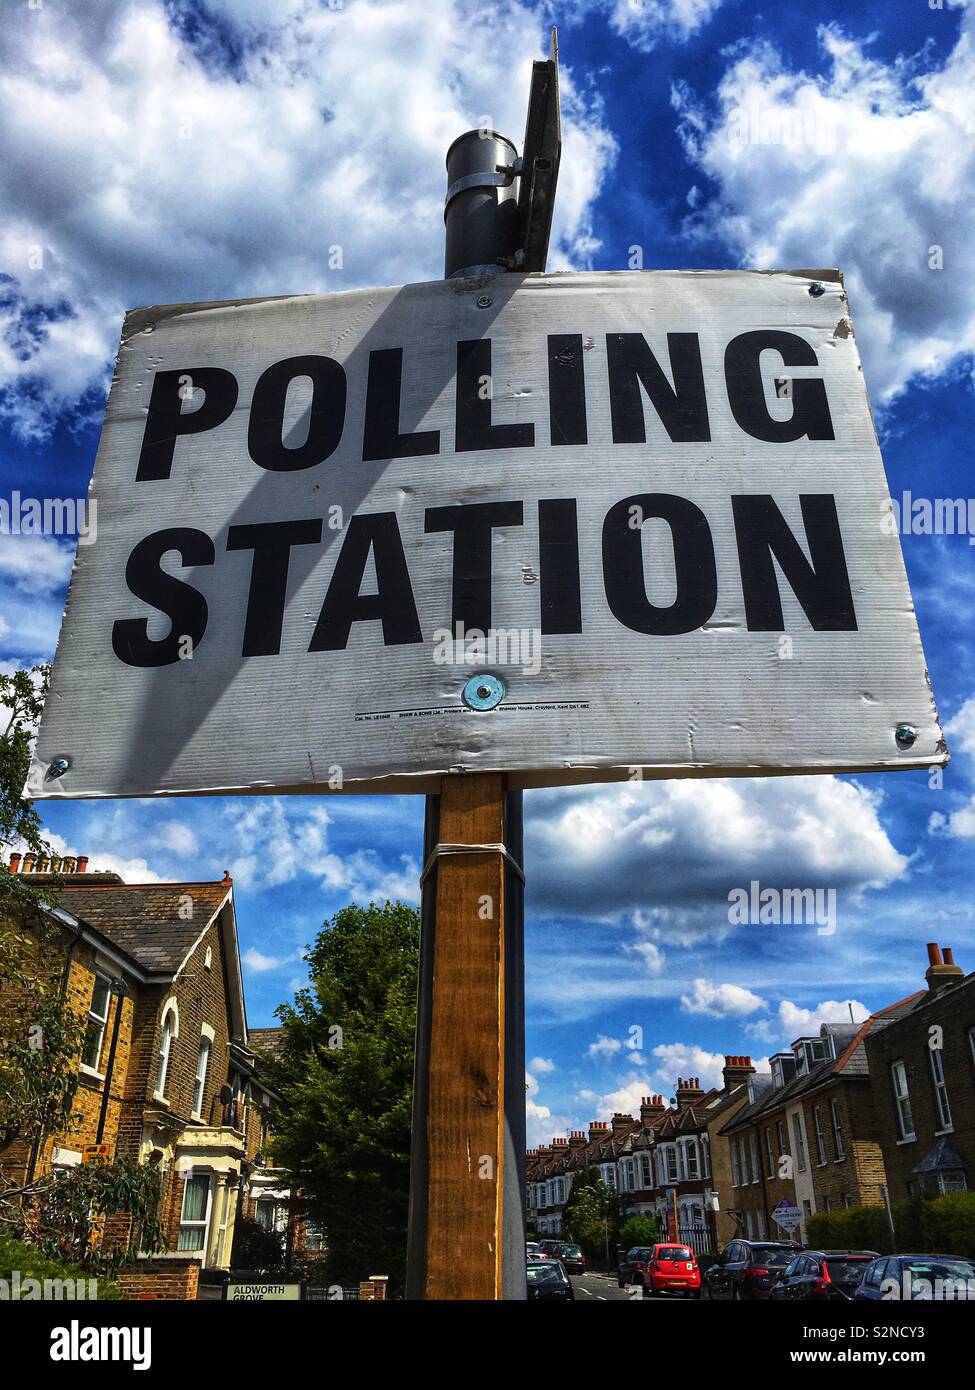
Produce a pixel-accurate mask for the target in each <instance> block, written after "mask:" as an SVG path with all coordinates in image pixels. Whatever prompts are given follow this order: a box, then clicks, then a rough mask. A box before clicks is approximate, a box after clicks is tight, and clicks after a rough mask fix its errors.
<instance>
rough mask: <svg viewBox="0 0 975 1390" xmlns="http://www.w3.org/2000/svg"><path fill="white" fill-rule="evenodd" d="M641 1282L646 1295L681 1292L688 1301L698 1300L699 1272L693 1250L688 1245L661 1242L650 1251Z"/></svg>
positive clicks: (699, 1287) (699, 1291) (699, 1288)
mask: <svg viewBox="0 0 975 1390" xmlns="http://www.w3.org/2000/svg"><path fill="white" fill-rule="evenodd" d="M642 1282H643V1287H644V1289H645V1291H646V1292H647V1293H683V1294H685V1295H686V1296H687V1297H688V1298H699V1297H700V1294H701V1271H700V1269H699V1268H698V1263H697V1258H696V1256H695V1254H694V1251H693V1250H692V1249H691V1248H690V1246H689V1245H675V1244H674V1243H673V1241H661V1243H660V1244H659V1245H655V1246H654V1247H653V1248H652V1250H651V1251H650V1259H649V1260H648V1261H647V1263H646V1265H645V1266H644V1269H643V1279H642Z"/></svg>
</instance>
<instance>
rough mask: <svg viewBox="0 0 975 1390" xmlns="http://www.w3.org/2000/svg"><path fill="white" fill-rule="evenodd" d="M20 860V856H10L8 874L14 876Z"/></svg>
mask: <svg viewBox="0 0 975 1390" xmlns="http://www.w3.org/2000/svg"><path fill="white" fill-rule="evenodd" d="M20 860H21V856H20V855H19V854H12V855H11V856H10V872H11V873H12V874H15V873H16V872H17V870H18V868H19V867H20Z"/></svg>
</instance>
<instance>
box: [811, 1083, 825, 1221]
mask: <svg viewBox="0 0 975 1390" xmlns="http://www.w3.org/2000/svg"><path fill="white" fill-rule="evenodd" d="M813 1120H814V1121H815V1124H816V1157H817V1158H818V1160H819V1166H820V1168H823V1167H825V1164H826V1135H825V1134H824V1133H823V1112H822V1110H821V1109H820V1108H819V1106H818V1105H814V1106H813ZM827 1210H828V1208H827Z"/></svg>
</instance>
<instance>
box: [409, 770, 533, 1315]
mask: <svg viewBox="0 0 975 1390" xmlns="http://www.w3.org/2000/svg"><path fill="white" fill-rule="evenodd" d="M505 804H506V798H505V788H504V779H503V777H502V775H501V774H500V773H471V774H466V775H463V774H454V775H450V776H446V777H444V778H442V779H441V790H440V797H439V806H438V808H436V814H435V819H436V830H435V835H436V843H438V844H440V845H450V846H453V847H454V849H453V850H452V851H451V852H449V853H441V854H440V855H439V857H438V858H437V859H436V861H435V864H436V867H435V872H436V887H435V891H434V892H433V893H432V894H431V895H430V896H431V897H432V898H433V914H432V916H431V915H429V914H428V916H427V918H426V920H425V921H424V924H423V927H424V933H425V940H424V942H423V950H422V954H423V965H422V966H421V982H420V1007H419V1010H418V1029H417V1039H418V1048H417V1068H416V1072H417V1085H416V1095H415V1097H414V1130H415V1133H414V1149H413V1164H414V1171H413V1173H412V1174H411V1187H412V1191H411V1212H410V1246H411V1248H410V1259H409V1273H408V1279H407V1288H408V1293H409V1294H410V1296H412V1297H414V1298H425V1299H488V1300H493V1299H501V1298H523V1297H524V1296H525V1291H524V1214H523V1195H522V1179H521V1173H520V1168H521V1152H520V1151H523V1149H524V1124H523V1113H524V1017H523V988H524V986H523V968H524V967H523V957H522V944H521V939H520V932H519V930H518V924H519V912H518V907H519V906H520V904H518V903H512V902H510V899H511V898H512V896H513V893H512V889H511V887H510V879H511V877H512V872H511V870H510V868H509V866H508V864H507V861H506V858H505V856H504V855H503V854H502V853H500V852H499V850H498V849H485V850H479V849H476V848H473V849H472V850H471V852H470V853H464V852H457V850H458V847H460V846H466V845H470V846H478V845H494V846H499V845H505V844H507V843H508V840H507V837H508V835H509V833H510V829H511V827H509V825H508V824H507V823H506V822H507V819H508V817H507V816H506V814H505ZM518 829H519V840H520V827H519V828H518ZM433 840H434V832H433V831H432V829H431V827H429V826H428V834H427V845H428V852H430V851H431V850H432V848H433V847H434V846H433V843H432V842H433ZM518 850H519V852H520V843H519V846H518ZM519 887H520V885H519ZM515 891H516V892H517V891H518V890H515ZM512 909H513V910H512ZM424 966H425V970H424V969H423V967H424ZM424 976H425V978H424ZM506 1111H507V1112H508V1118H507V1121H506Z"/></svg>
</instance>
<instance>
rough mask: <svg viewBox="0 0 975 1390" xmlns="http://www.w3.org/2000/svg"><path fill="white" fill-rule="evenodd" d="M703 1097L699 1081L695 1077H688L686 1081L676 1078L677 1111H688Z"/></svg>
mask: <svg viewBox="0 0 975 1390" xmlns="http://www.w3.org/2000/svg"><path fill="white" fill-rule="evenodd" d="M703 1096H704V1092H703V1091H702V1090H701V1082H700V1079H699V1078H698V1077H696V1076H689V1077H687V1079H686V1080H682V1079H681V1077H678V1078H677V1109H678V1110H689V1109H690V1107H691V1106H692V1105H696V1104H697V1102H698V1101H699V1100H701V1099H702V1098H703Z"/></svg>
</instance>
